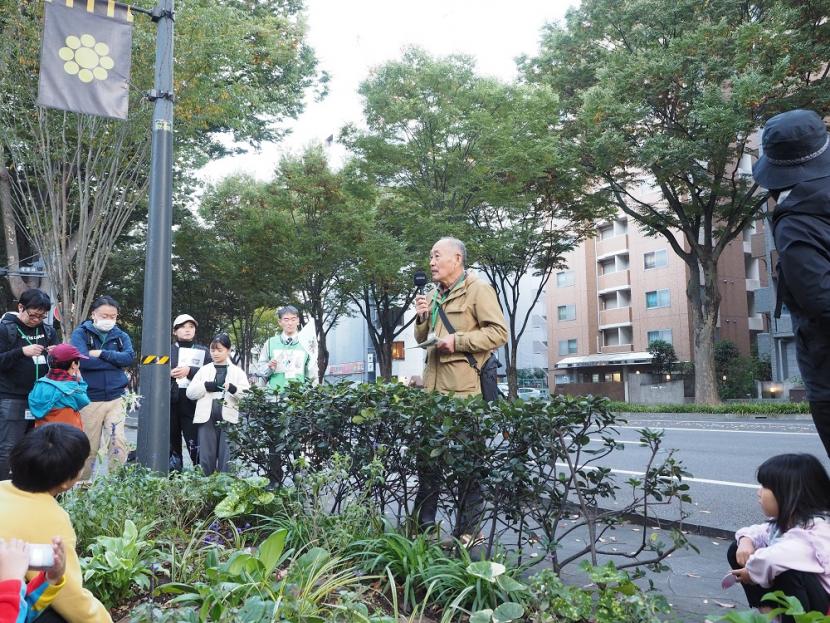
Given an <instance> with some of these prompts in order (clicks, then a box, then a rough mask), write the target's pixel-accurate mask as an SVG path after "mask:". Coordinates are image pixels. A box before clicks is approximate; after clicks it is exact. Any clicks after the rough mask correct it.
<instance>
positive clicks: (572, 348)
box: [559, 340, 576, 355]
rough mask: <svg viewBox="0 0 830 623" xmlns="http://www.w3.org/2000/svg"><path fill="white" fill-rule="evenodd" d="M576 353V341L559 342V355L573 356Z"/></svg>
mask: <svg viewBox="0 0 830 623" xmlns="http://www.w3.org/2000/svg"><path fill="white" fill-rule="evenodd" d="M574 353H576V340H559V354H560V355H573V354H574Z"/></svg>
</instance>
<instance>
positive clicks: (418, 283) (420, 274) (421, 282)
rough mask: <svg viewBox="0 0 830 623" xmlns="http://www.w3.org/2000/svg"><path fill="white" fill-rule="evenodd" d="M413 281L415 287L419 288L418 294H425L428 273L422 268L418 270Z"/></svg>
mask: <svg viewBox="0 0 830 623" xmlns="http://www.w3.org/2000/svg"><path fill="white" fill-rule="evenodd" d="M412 281H413V282H414V283H415V287H416V288H418V294H423V293H424V286H425V285H426V284H427V274H426V273H425V272H424V271H422V270H419V271H416V273H415V275H414V276H413V278H412Z"/></svg>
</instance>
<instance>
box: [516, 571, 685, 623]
mask: <svg viewBox="0 0 830 623" xmlns="http://www.w3.org/2000/svg"><path fill="white" fill-rule="evenodd" d="M582 567H583V569H584V570H585V571H586V572H587V573H588V575H589V577H590V578H591V581H592V582H593V586H590V587H584V586H568V585H566V584H564V583H563V582H562V580H561V579H560V578H559V576H557V575H556V574H554V573H552V572H551V571H550V570H549V569H546V570H544V571H542V572H541V573H539V574H537V575H536V576H534V577H533V578H532V579H531V582H530V589H529V590H530V594H531V598H530V603H531V604H532V606H531V613H530V616H529V618H528V619H527V620H528V621H529V622H530V623H585V622H587V621H591V622H592V623H619V622H620V621H625V622H626V623H660V621H661V620H662V619H661V615H664V614H666V613H668V612H670V606H669V604H668V602H667V601H666V599H665V598H664V597H663V596H662V595H660V594H657V593H647V592H644V591H643V590H642V589H641V588H640V587H639V586H637V584H635V583H634V582H633V581H632V579H631V577H630V576H629V575H628V574H627V573H626V572H624V571H620V570H618V569H616V568H615V567H614V565H613V564H611V563H608V564H607V565H605V566H602V567H592V566H591V565H590V564H588V563H587V562H586V563H584V564H583V565H582Z"/></svg>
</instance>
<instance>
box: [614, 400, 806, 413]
mask: <svg viewBox="0 0 830 623" xmlns="http://www.w3.org/2000/svg"><path fill="white" fill-rule="evenodd" d="M608 408H609V409H611V410H612V411H614V412H616V413H715V414H730V413H734V414H737V415H786V414H798V413H810V405H809V403H806V402H778V401H776V402H726V403H723V404H716V405H701V404H655V405H643V404H633V403H629V402H609V403H608Z"/></svg>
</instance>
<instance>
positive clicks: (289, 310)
mask: <svg viewBox="0 0 830 623" xmlns="http://www.w3.org/2000/svg"><path fill="white" fill-rule="evenodd" d="M285 314H294V315H295V316H299V315H300V310H299V309H297V308H296V307H294V306H293V305H286V306H285V307H280V308H279V309H278V310H277V316H279V318H282V317H283V316H285Z"/></svg>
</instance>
